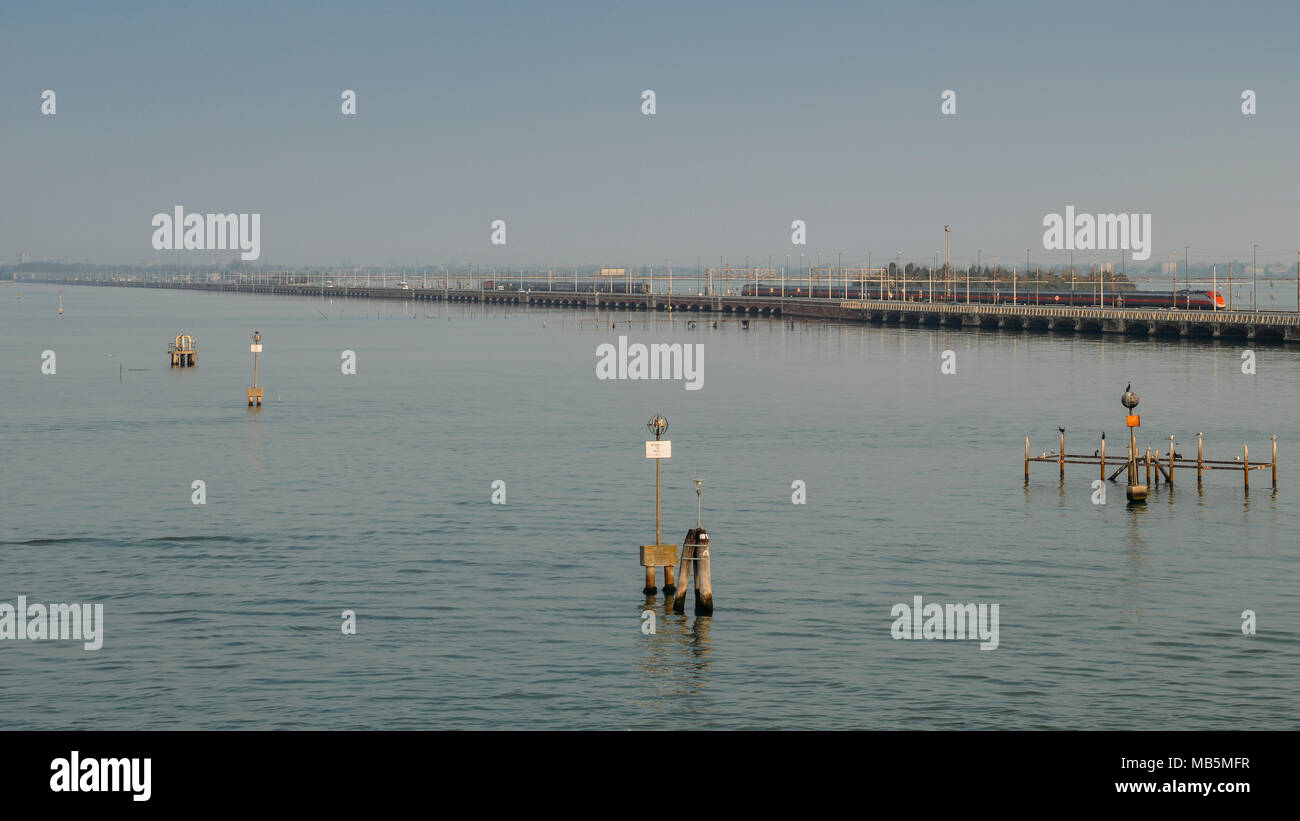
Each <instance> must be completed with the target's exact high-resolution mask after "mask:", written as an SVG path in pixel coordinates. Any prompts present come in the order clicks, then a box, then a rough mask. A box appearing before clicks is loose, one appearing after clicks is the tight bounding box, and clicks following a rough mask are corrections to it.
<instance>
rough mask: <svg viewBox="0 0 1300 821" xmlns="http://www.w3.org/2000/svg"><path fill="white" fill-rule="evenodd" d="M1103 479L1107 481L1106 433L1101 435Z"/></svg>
mask: <svg viewBox="0 0 1300 821" xmlns="http://www.w3.org/2000/svg"><path fill="white" fill-rule="evenodd" d="M1101 480H1102V481H1103V482H1104V481H1106V434H1104V433H1103V434H1102V435H1101Z"/></svg>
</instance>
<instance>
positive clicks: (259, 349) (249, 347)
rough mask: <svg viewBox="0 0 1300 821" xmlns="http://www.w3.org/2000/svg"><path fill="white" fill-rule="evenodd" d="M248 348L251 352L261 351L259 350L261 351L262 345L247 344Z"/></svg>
mask: <svg viewBox="0 0 1300 821" xmlns="http://www.w3.org/2000/svg"><path fill="white" fill-rule="evenodd" d="M248 349H249V350H250V351H252V352H253V353H261V352H262V346H261V345H260V344H258V345H249V346H248Z"/></svg>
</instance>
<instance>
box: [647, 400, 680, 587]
mask: <svg viewBox="0 0 1300 821" xmlns="http://www.w3.org/2000/svg"><path fill="white" fill-rule="evenodd" d="M646 427H647V428H648V429H649V430H650V433H652V434H654V440H653V441H648V442H646V443H645V458H647V459H653V460H655V543H654V544H643V545H641V566H642V567H644V568H645V588H644V589H643V590H642V591H641V592H642V593H644V594H645V595H647V596H653V595H654V594H655V593H657V592H658V588H656V587H655V568H656V567H662V568H663V569H664V593H673V592H676V590H677V585H676V584H675V579H674V578H673V576H674V566H675V565H676V564H677V545H675V544H663V540H664V538H663V519H662V517H661V514H660V510H661V508H660V485H659V476H660V463H661V461H662V460H664V459H671V458H672V455H673V443H672V441H671V440H668V439H660V437H661V436H663V435H664V433H665V432H667V430H668V419H667V418H666V417H664V415H663V414H661V413H656V414H655V415H654V416H651V417H650V421H648V422H646Z"/></svg>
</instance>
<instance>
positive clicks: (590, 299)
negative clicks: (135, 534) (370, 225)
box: [38, 277, 1300, 343]
mask: <svg viewBox="0 0 1300 821" xmlns="http://www.w3.org/2000/svg"><path fill="white" fill-rule="evenodd" d="M38 281H40V282H47V283H58V284H65V285H109V286H118V287H134V288H174V289H183V290H191V291H211V292H217V293H241V294H250V293H252V294H275V295H280V296H309V297H330V298H348V299H398V300H413V301H446V302H481V303H486V304H509V305H526V306H537V307H559V308H585V309H594V310H607V311H664V312H667V311H676V312H687V313H707V314H714V315H717V314H723V315H728V316H736V317H774V316H789V317H802V318H810V319H834V320H848V321H858V322H870V323H877V324H885V325H904V326H920V327H948V328H952V327H960V328H979V329H991V330H998V329H1001V330H1004V331H1012V332H1016V331H1043V332H1065V333H1080V334H1120V335H1125V336H1135V337H1152V338H1183V339H1239V340H1250V341H1260V342H1276V343H1300V314H1298V313H1294V312H1280V311H1213V312H1211V311H1185V310H1176V309H1175V310H1170V309H1150V308H1083V307H1059V306H1054V305H984V304H964V303H960V302H952V303H945V302H933V303H931V302H904V301H901V300H844V299H809V298H802V299H799V298H789V297H787V298H781V297H773V296H738V295H720V294H714V295H711V296H710V295H700V294H694V295H692V294H662V293H651V294H636V293H634V294H610V293H600V292H592V291H576V292H574V291H569V292H562V291H545V290H541V291H530V290H522V291H520V290H514V291H505V290H486V289H481V288H475V289H469V288H449V287H444V288H392V287H372V286H368V285H345V286H327V285H321V284H265V283H257V284H253V283H234V282H168V281H148V280H144V281H123V280H106V279H85V278H66V277H64V278H41V279H40V280H38Z"/></svg>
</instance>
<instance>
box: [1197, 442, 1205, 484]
mask: <svg viewBox="0 0 1300 821" xmlns="http://www.w3.org/2000/svg"><path fill="white" fill-rule="evenodd" d="M1202 444H1203V443H1202V441H1201V434H1200V433H1197V434H1196V486H1197V487H1198V488H1199V487H1200V486H1201V476H1202V474H1203V473H1204V472H1205V454H1204V452H1203V450H1202Z"/></svg>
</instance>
